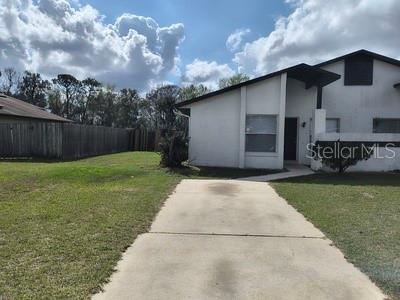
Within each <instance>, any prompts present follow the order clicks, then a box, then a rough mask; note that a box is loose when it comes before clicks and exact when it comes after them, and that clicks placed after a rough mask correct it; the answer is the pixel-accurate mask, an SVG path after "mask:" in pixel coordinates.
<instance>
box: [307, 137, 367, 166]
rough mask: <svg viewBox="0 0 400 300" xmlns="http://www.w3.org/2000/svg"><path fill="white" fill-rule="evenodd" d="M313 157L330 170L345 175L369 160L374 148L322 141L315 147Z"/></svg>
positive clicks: (356, 144) (353, 143)
mask: <svg viewBox="0 0 400 300" xmlns="http://www.w3.org/2000/svg"><path fill="white" fill-rule="evenodd" d="M313 150H314V153H313V157H314V159H315V160H321V161H322V163H323V164H324V165H326V166H328V167H329V168H331V169H333V170H335V171H338V172H339V173H344V172H345V171H346V170H347V169H348V168H349V167H350V166H354V165H356V164H357V163H358V162H359V161H362V160H368V159H369V158H370V157H371V155H372V154H373V152H374V151H373V147H371V146H367V145H365V144H363V143H361V142H343V141H340V140H338V141H323V142H322V141H320V142H317V144H316V145H315V146H314V149H313Z"/></svg>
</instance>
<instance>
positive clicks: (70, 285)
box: [0, 152, 265, 299]
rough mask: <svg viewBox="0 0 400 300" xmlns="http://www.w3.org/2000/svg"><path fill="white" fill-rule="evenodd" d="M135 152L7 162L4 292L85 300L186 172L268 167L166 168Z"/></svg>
mask: <svg viewBox="0 0 400 300" xmlns="http://www.w3.org/2000/svg"><path fill="white" fill-rule="evenodd" d="M159 159H160V158H159V155H157V154H155V153H143V152H142V153H141V152H130V153H121V154H114V155H107V156H101V157H95V158H89V159H84V160H80V161H75V162H39V161H25V162H23V161H2V162H0V186H1V189H0V266H1V267H0V299H9V298H10V299H85V298H88V297H90V295H91V294H92V293H95V292H97V291H98V290H99V287H100V286H101V284H102V283H104V282H105V281H106V280H107V278H108V277H109V276H110V275H111V273H112V272H113V268H114V266H115V265H116V263H117V261H118V260H119V259H120V257H121V254H122V252H123V251H124V250H125V249H126V248H127V247H128V246H129V245H130V244H131V243H132V242H133V240H134V239H135V238H136V236H137V235H138V234H140V233H143V232H146V231H147V230H148V228H149V225H150V224H151V222H152V220H153V218H154V216H155V214H156V213H157V212H158V210H159V208H160V206H161V204H162V202H163V201H164V200H165V199H166V197H167V195H168V194H169V193H170V192H171V191H172V189H173V188H174V187H175V185H176V184H177V183H178V182H179V181H180V180H181V179H182V178H201V177H207V178H208V177H222V178H237V177H242V176H252V175H259V174H265V170H252V171H246V170H237V169H223V168H201V169H198V168H190V169H189V168H186V169H180V170H174V171H170V170H167V169H163V168H160V167H159Z"/></svg>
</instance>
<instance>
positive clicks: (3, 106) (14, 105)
mask: <svg viewBox="0 0 400 300" xmlns="http://www.w3.org/2000/svg"><path fill="white" fill-rule="evenodd" d="M1 115H6V116H13V117H23V118H32V119H41V120H48V121H56V122H72V121H71V120H68V119H65V118H63V117H60V116H57V115H55V114H52V113H49V112H48V111H46V110H45V109H43V108H40V107H38V106H35V105H32V104H29V103H27V102H25V101H21V100H18V99H15V98H13V97H9V96H6V95H3V94H0V116H1Z"/></svg>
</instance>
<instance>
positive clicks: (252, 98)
mask: <svg viewBox="0 0 400 300" xmlns="http://www.w3.org/2000/svg"><path fill="white" fill-rule="evenodd" d="M282 85H284V86H283V87H282ZM246 90H247V93H246V114H247V115H256V114H261V115H275V116H277V141H276V143H277V150H276V152H275V153H264V152H261V153H260V152H245V153H244V156H245V159H244V167H246V168H261V169H282V168H283V132H284V116H285V113H284V111H285V106H283V107H282V104H285V98H286V74H284V76H282V75H281V76H276V77H273V78H270V79H268V80H264V81H261V82H259V83H256V84H253V85H249V86H247V87H246ZM282 101H283V103H282ZM282 121H283V123H282ZM241 134H242V135H245V131H244V130H243V131H242V132H241Z"/></svg>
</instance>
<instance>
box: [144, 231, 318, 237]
mask: <svg viewBox="0 0 400 300" xmlns="http://www.w3.org/2000/svg"><path fill="white" fill-rule="evenodd" d="M148 233H152V234H166V235H168V234H170V235H202V236H238V237H264V238H291V239H326V237H325V236H298V235H272V234H247V233H238V234H235V233H205V232H166V231H149V232H148Z"/></svg>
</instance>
